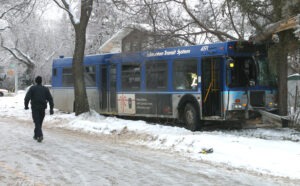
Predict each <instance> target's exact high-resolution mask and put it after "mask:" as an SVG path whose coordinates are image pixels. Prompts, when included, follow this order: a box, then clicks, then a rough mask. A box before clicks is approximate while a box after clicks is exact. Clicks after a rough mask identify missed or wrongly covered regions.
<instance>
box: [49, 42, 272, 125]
mask: <svg viewBox="0 0 300 186" xmlns="http://www.w3.org/2000/svg"><path fill="white" fill-rule="evenodd" d="M84 71H85V73H84V79H85V84H86V91H87V95H88V101H89V104H90V108H91V109H93V110H95V111H97V112H98V113H100V114H104V115H115V116H126V117H128V116H129V117H139V118H140V117H145V118H147V117H150V118H164V119H174V120H176V121H179V122H182V123H184V124H185V127H186V128H188V129H190V130H192V131H194V130H196V129H198V128H199V127H201V126H203V123H204V122H205V121H211V120H214V121H231V120H233V121H239V120H240V121H244V120H248V119H251V117H254V116H256V113H257V112H258V110H259V109H263V110H275V109H277V102H276V101H277V99H276V98H277V92H278V91H277V89H276V81H275V76H274V75H272V74H271V72H270V70H269V64H268V61H267V56H266V48H265V47H264V46H263V45H256V44H253V43H251V42H242V41H228V42H220V43H213V44H204V45H195V46H183V47H173V48H163V49H156V50H151V51H141V52H132V53H113V54H98V55H90V56H85V57H84ZM73 78H74V77H73V75H72V58H65V57H60V58H58V59H55V60H54V61H53V69H52V93H53V97H54V104H55V107H56V108H58V109H60V110H62V111H65V112H73V111H74V89H73Z"/></svg>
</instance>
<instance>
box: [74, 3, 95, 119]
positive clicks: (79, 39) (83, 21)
mask: <svg viewBox="0 0 300 186" xmlns="http://www.w3.org/2000/svg"><path fill="white" fill-rule="evenodd" d="M92 7H93V0H81V15H80V22H79V23H76V22H75V21H74V19H73V17H72V15H71V20H72V24H73V26H74V29H75V36H76V38H75V50H74V55H73V69H72V70H73V75H74V96H75V103H74V109H75V115H76V116H78V115H79V114H82V113H84V112H89V111H90V107H89V102H88V98H87V93H86V88H85V81H84V65H83V62H84V61H83V60H84V51H85V42H86V28H87V25H88V22H89V18H90V15H91V12H92Z"/></svg>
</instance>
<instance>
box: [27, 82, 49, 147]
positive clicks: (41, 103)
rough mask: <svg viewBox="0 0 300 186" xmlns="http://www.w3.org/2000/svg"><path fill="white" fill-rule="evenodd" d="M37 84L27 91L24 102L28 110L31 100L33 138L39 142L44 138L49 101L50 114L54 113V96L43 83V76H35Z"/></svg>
mask: <svg viewBox="0 0 300 186" xmlns="http://www.w3.org/2000/svg"><path fill="white" fill-rule="evenodd" d="M35 83H36V85H34V86H31V87H30V89H29V90H28V92H27V93H26V96H25V99H24V104H25V110H28V109H29V108H28V104H29V101H31V112H32V119H33V122H34V124H35V128H34V136H33V139H35V140H37V141H38V142H42V140H43V131H42V125H43V120H44V117H45V109H46V108H47V102H49V106H50V115H52V114H53V106H54V104H53V98H52V96H51V93H50V91H49V89H48V88H47V87H44V86H43V85H42V77H41V76H37V77H36V78H35Z"/></svg>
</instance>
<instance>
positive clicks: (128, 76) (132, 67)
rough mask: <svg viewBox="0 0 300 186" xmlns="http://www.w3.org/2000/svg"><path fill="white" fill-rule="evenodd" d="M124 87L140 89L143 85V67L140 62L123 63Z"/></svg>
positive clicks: (125, 88) (126, 88) (124, 88)
mask: <svg viewBox="0 0 300 186" xmlns="http://www.w3.org/2000/svg"><path fill="white" fill-rule="evenodd" d="M121 74H122V89H123V90H139V89H140V85H141V67H140V64H123V65H122V72H121Z"/></svg>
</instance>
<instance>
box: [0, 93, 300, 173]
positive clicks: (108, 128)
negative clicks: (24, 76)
mask: <svg viewBox="0 0 300 186" xmlns="http://www.w3.org/2000/svg"><path fill="white" fill-rule="evenodd" d="M24 96H25V91H19V92H18V94H17V95H13V94H12V95H11V96H6V97H0V111H1V112H0V117H8V118H10V117H11V118H14V119H18V120H26V121H31V111H30V110H24V103H23V100H24ZM54 111H55V112H54V115H49V110H47V115H46V118H45V121H44V125H47V126H53V127H59V128H66V129H69V130H76V131H80V132H85V133H91V134H99V135H116V134H122V133H123V132H129V133H132V134H133V135H134V136H135V138H133V139H132V140H130V142H129V143H132V144H137V145H144V146H147V147H149V148H150V149H151V148H152V149H162V150H167V151H169V152H170V153H179V154H181V155H183V156H186V157H188V158H192V159H195V160H199V161H204V162H210V163H212V164H213V163H216V164H219V165H220V164H221V165H226V166H231V167H234V168H240V169H245V170H249V171H255V172H258V173H262V174H268V175H273V176H281V177H288V178H292V179H300V166H299V165H300V132H297V131H295V130H292V129H281V128H277V129H247V130H246V129H244V130H215V131H197V132H191V131H189V130H186V129H184V128H180V127H173V126H164V125H159V124H155V123H151V124H150V123H146V122H144V121H132V120H125V119H119V118H116V117H105V116H102V115H99V114H97V113H96V112H95V111H91V112H90V113H85V114H82V115H80V116H77V117H76V116H75V115H74V114H73V113H71V114H66V113H62V112H60V111H58V110H57V109H55V110H54ZM203 148H206V149H208V148H213V153H207V154H205V153H204V154H203V153H201V151H202V149H203Z"/></svg>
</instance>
